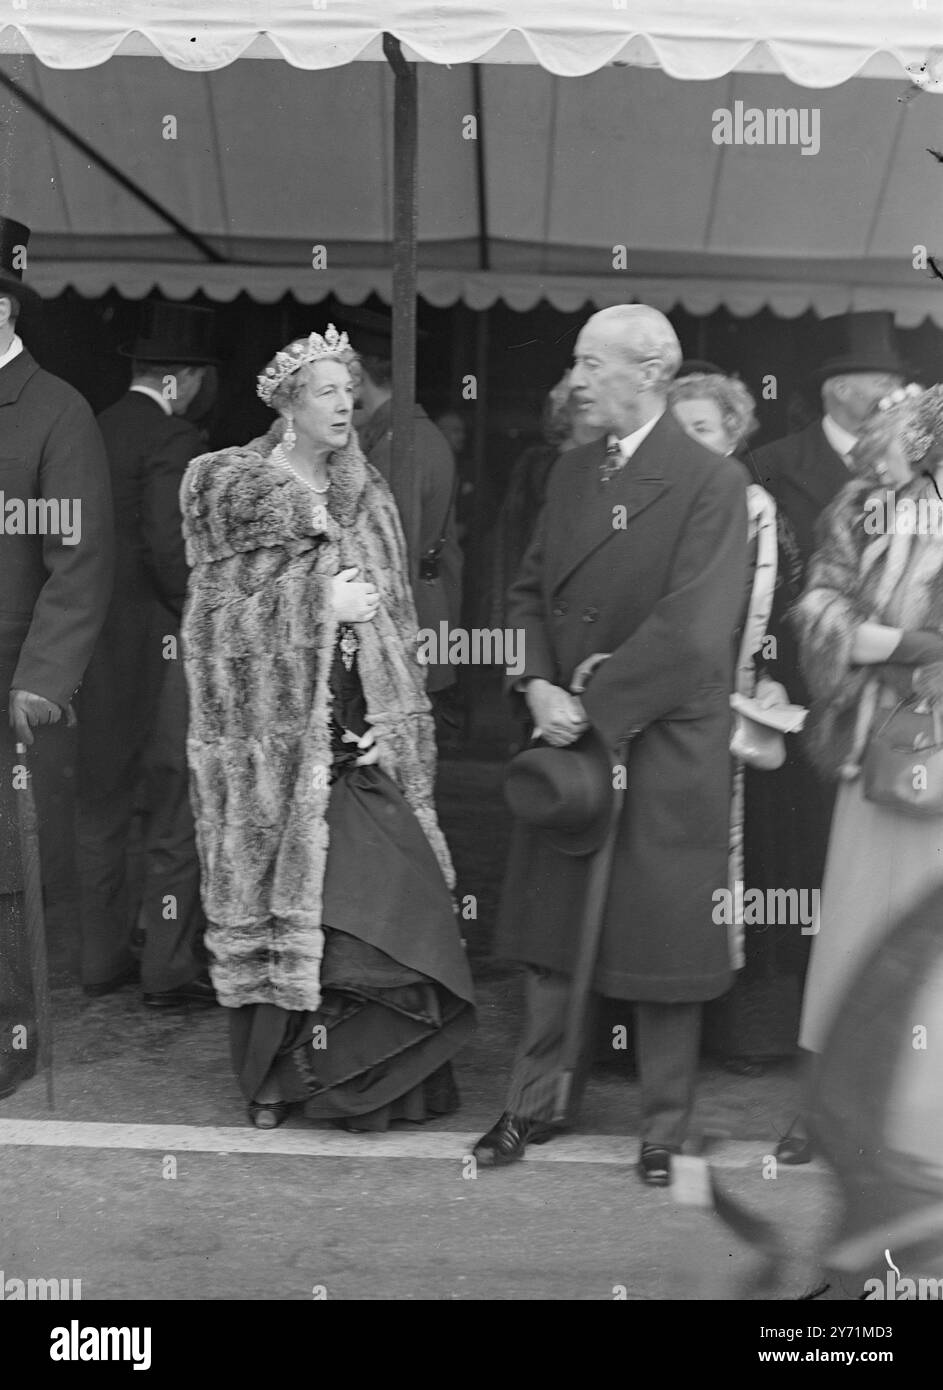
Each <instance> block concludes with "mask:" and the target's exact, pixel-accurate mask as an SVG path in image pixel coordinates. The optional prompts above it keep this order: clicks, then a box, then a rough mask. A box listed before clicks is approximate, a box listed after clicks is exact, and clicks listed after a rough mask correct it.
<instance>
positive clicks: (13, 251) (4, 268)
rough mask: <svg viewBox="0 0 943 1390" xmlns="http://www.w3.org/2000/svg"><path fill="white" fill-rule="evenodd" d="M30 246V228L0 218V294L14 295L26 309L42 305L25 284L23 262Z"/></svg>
mask: <svg viewBox="0 0 943 1390" xmlns="http://www.w3.org/2000/svg"><path fill="white" fill-rule="evenodd" d="M28 244H29V227H27V226H25V225H24V224H23V223H22V222H15V221H14V220H13V218H12V217H2V216H0V294H12V295H13V296H14V298H15V299H17V300H18V301H19V303H20V304H21V305H22V306H23V307H24V308H33V307H35V306H36V305H37V304H40V303H41V302H42V301H41V300H40V297H39V295H38V294H37V293H36V291H35V290H33V289H30V287H29V285H24V283H23V262H24V261H25V260H26V248H27V245H28Z"/></svg>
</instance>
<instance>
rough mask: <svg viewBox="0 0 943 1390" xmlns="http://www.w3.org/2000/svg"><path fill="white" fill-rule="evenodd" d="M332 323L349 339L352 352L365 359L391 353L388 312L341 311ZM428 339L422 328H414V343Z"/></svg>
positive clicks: (391, 329) (391, 333)
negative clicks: (362, 355)
mask: <svg viewBox="0 0 943 1390" xmlns="http://www.w3.org/2000/svg"><path fill="white" fill-rule="evenodd" d="M334 322H335V324H336V325H337V327H338V328H340V329H343V331H344V332H345V333H346V334H347V336H348V338H349V339H350V346H351V347H352V348H353V350H354V352H360V353H363V354H364V355H365V356H367V357H383V358H389V357H390V355H391V354H392V351H393V315H392V313H391V311H390V310H388V309H387V310H384V311H383V313H379V314H378V313H374V311H373V310H372V309H343V310H341V311H340V313H338V314H336V315H335V318H334ZM428 337H429V334H428V333H427V332H426V331H425V329H423V328H419V327H418V326H417V328H416V342H417V343H422V342H424V341H425V340H426V339H427V338H428Z"/></svg>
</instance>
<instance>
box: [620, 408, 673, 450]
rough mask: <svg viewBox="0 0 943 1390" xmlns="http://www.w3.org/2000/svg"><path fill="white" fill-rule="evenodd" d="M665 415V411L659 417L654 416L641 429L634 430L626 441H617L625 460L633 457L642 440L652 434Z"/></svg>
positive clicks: (661, 411)
mask: <svg viewBox="0 0 943 1390" xmlns="http://www.w3.org/2000/svg"><path fill="white" fill-rule="evenodd" d="M664 413H665V412H664V410H660V411H659V412H658V414H657V415H653V416H652V418H651V419H650V420H648V421H646V423H645V424H644V425H643V426H642V427H641V429H638V430H633V431H632V433H631V434H627V435H626V436H625V438H624V439H619V440H617V441H616V442H617V444H618V445H619V448H620V449H621V450H622V457H623V458H624V459H630V458H631V457H632V455H633V454H634V453H635V451H636V449H637V448H638V446H639V445H640V444H641V442H642V440H643V439H644V438H645V436H646V435H648V434H651V432H652V430H653V429H654V428H655V426H656V425H657V424H658V421H659V420H660V419H661V417H662V415H664Z"/></svg>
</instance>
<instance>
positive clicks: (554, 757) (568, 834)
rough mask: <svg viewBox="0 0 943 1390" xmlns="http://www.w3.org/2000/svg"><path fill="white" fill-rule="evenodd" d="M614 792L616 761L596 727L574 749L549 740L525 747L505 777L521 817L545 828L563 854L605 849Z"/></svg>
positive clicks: (510, 802) (507, 794)
mask: <svg viewBox="0 0 943 1390" xmlns="http://www.w3.org/2000/svg"><path fill="white" fill-rule="evenodd" d="M612 791H613V788H612V760H611V759H610V757H609V754H608V752H607V751H606V747H605V744H604V743H603V741H602V739H601V738H600V737H599V735H598V734H597V733H596V732H595V731H594V730H593V729H588V730H587V731H586V733H585V734H583V735H582V736H581V737H580V738H579V739H577V741H576V742H575V743H572V744H571V745H570V746H569V747H568V748H552V747H551V746H550V745H549V744H544V743H540V744H535V745H534V746H533V747H531V748H525V749H524V751H523V752H521V753H518V754H517V755H516V757H514V758H512V759H511V761H510V763H509V764H508V768H507V772H506V773H505V776H504V796H505V800H506V801H507V803H508V805H509V806H510V808H511V810H512V812H513V813H514V815H515V816H516V817H517V819H518V820H522V821H525V822H526V823H527V824H528V825H533V826H536V827H537V828H538V829H540V830H542V831H543V832H544V833H545V835H546V836H547V839H548V840H549V841H550V843H551V844H552V845H553V847H554V848H555V849H558V850H560V851H561V852H562V853H563V854H573V855H578V854H592V853H594V851H595V850H597V849H599V847H600V845H601V844H602V842H603V840H604V839H605V837H606V830H607V827H608V825H609V815H610V812H611V810H612V800H613V797H612Z"/></svg>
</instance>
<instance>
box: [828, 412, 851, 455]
mask: <svg viewBox="0 0 943 1390" xmlns="http://www.w3.org/2000/svg"><path fill="white" fill-rule="evenodd" d="M822 433H823V434H824V435H825V438H826V439H827V440H828V442H829V444H831V446H832V448H833V449H834V450H835V452H836V454H839V455H840V456H841V457H842V458H843V459H844V460H845V462H846V463H847V462H848V455H849V454H850V453H851V451H852V449H853V448H854V447H855V445H856V444H857V442H858V436H857V435H856V434H852V433H851V431H850V430H846V429H845V427H844V425H839V424H838V423H837V421H835V420H833V419H832V417H831V415H823V416H822Z"/></svg>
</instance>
